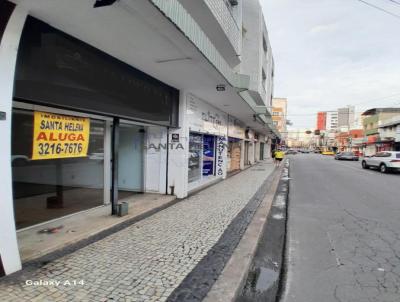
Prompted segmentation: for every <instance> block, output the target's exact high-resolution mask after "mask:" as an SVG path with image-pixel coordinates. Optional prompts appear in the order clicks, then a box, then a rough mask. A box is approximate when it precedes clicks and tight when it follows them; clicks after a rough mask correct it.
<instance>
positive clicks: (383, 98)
mask: <svg viewBox="0 0 400 302" xmlns="http://www.w3.org/2000/svg"><path fill="white" fill-rule="evenodd" d="M395 96H400V93H395V94H391V95H388V96H383V97H380V98H379V99H373V100H368V101H362V102H359V103H355V104H351V105H352V106H357V105H361V104H368V103H374V102H381V101H383V100H385V99H389V98H392V97H395ZM397 104H400V103H396V104H395V105H397ZM327 111H337V109H330V110H319V111H317V112H314V113H304V114H288V113H287V114H286V116H289V117H291V116H312V115H316V114H318V112H327ZM364 111H365V110H364ZM364 111H359V112H355V113H362V112H364Z"/></svg>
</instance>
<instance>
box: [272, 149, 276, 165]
mask: <svg viewBox="0 0 400 302" xmlns="http://www.w3.org/2000/svg"><path fill="white" fill-rule="evenodd" d="M275 152H276V150H275V149H274V150H272V160H273V162H274V164H275V163H276V159H275Z"/></svg>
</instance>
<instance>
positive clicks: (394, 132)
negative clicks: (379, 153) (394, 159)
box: [378, 114, 400, 151]
mask: <svg viewBox="0 0 400 302" xmlns="http://www.w3.org/2000/svg"><path fill="white" fill-rule="evenodd" d="M378 128H379V130H378V131H379V136H380V138H381V139H383V140H387V141H392V142H393V144H392V147H393V148H392V149H393V151H400V114H399V115H397V116H395V117H393V118H391V119H388V120H385V121H384V122H381V123H380V125H379V127H378Z"/></svg>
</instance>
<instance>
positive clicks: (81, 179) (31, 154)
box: [11, 108, 105, 229]
mask: <svg viewBox="0 0 400 302" xmlns="http://www.w3.org/2000/svg"><path fill="white" fill-rule="evenodd" d="M46 115H47V114H46ZM34 116H35V117H36V116H37V115H35V111H32V110H25V109H16V108H15V109H13V113H12V139H11V141H12V153H11V163H12V180H13V196H14V211H15V221H16V227H17V229H21V228H25V227H29V226H32V225H35V224H39V223H42V222H45V221H49V220H52V219H55V218H59V217H62V216H66V215H69V214H72V213H76V212H79V211H83V210H87V209H90V208H93V207H97V206H100V205H103V204H104V202H105V198H104V137H105V121H102V120H96V119H92V118H80V117H76V116H73V114H72V115H62V114H53V113H49V114H48V116H51V117H52V118H53V119H54V120H56V121H63V123H64V124H63V125H64V127H63V128H62V131H63V132H62V131H61V132H60V131H59V132H57V133H58V134H57V135H56V134H55V133H56V131H55V130H54V131H53V132H49V131H50V130H46V131H47V132H40V134H39V135H38V136H34V132H35V131H36V130H38V129H39V126H40V127H41V126H42V125H45V126H46V125H47V126H46V127H47V128H49V127H53V126H55V125H59V124H56V122H54V121H51V120H50V119H48V120H46V119H44V120H42V121H41V123H38V122H37V121H36V123H35V118H34ZM67 121H68V122H67ZM81 121H82V122H85V123H87V125H88V129H85V130H82V131H81V129H73V130H74V131H75V133H76V134H71V133H70V134H66V133H67V132H66V131H65V129H66V128H65V127H67V126H68V130H71V127H70V125H71V124H73V123H74V122H75V125H79V124H80V123H81ZM39 122H40V121H39ZM58 123H61V122H58ZM85 127H86V126H85ZM85 131H87V134H85V135H86V136H87V138H88V139H87V141H88V147H87V148H88V149H87V153H86V154H79V152H81V150H80V149H81V148H82V146H80V145H79V144H80V143H70V142H67V139H68V137H69V138H71V139H73V138H77V137H79V135H82V137H83V134H81V133H84V132H85ZM45 138H48V139H49V140H48V142H46V140H45ZM58 138H61V140H62V141H61V142H60V141H56V140H57V139H58ZM38 141H39V143H38V144H37V142H38ZM36 145H37V146H38V149H35V147H34V146H36ZM38 156H42V157H43V158H38ZM62 156H63V157H62Z"/></svg>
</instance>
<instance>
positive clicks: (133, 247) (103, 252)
mask: <svg viewBox="0 0 400 302" xmlns="http://www.w3.org/2000/svg"><path fill="white" fill-rule="evenodd" d="M273 170H274V166H273V164H272V163H270V162H263V163H259V164H257V165H255V166H253V167H251V168H250V169H247V170H245V171H243V172H242V173H240V174H237V175H235V176H233V177H231V178H229V179H227V180H225V181H223V182H220V183H218V184H216V185H214V186H212V187H210V188H207V189H205V190H203V191H201V192H199V193H198V194H196V195H193V196H191V197H189V198H187V199H185V200H183V201H182V202H180V203H178V204H175V205H174V206H171V207H169V208H167V209H165V210H163V211H161V212H159V213H157V214H155V215H153V216H151V217H149V218H146V219H144V220H142V221H139V222H137V223H136V224H133V225H131V226H129V227H127V228H125V229H123V230H121V231H119V232H117V233H114V234H112V235H110V236H108V237H106V238H104V239H102V240H99V241H97V242H95V243H93V244H90V245H88V246H86V247H84V248H82V249H80V250H77V251H75V252H73V253H71V254H68V255H66V256H64V257H61V258H59V259H57V260H55V261H53V262H50V263H48V264H46V265H44V266H42V267H40V268H38V269H36V270H33V271H23V272H22V273H20V274H16V275H13V276H10V277H7V278H5V279H2V280H0V300H1V301H4V302H6V301H18V302H20V301H40V302H42V301H43V302H45V301H52V302H53V301H82V302H83V301H140V302H142V301H166V300H167V298H168V296H170V294H171V293H172V292H173V291H174V289H175V288H177V287H178V286H179V285H180V283H181V282H182V281H183V280H184V279H185V277H186V276H187V275H188V274H189V273H190V272H191V271H192V270H193V269H194V268H195V267H196V265H197V264H198V263H199V262H200V260H201V259H202V258H203V257H204V256H205V255H206V254H207V252H208V251H209V250H210V249H211V248H212V247H213V246H214V245H215V244H216V243H217V242H218V240H219V239H220V237H221V235H222V234H223V233H224V230H225V229H226V228H227V226H228V225H229V224H230V223H231V221H232V220H233V219H234V218H235V217H236V216H237V214H238V213H239V212H240V211H241V210H242V209H243V208H244V207H245V206H246V205H247V203H248V201H249V200H250V199H251V198H252V197H253V195H254V194H255V193H256V192H257V191H258V189H259V188H260V186H261V185H262V184H263V183H264V182H265V180H266V179H267V178H268V176H269V175H270V174H271V173H272V172H273ZM27 281H29V282H28V283H30V282H42V283H43V282H49V281H50V282H53V283H52V284H50V285H47V286H46V285H36V286H34V285H29V284H27V283H26V282H27ZM58 282H59V283H58Z"/></svg>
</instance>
